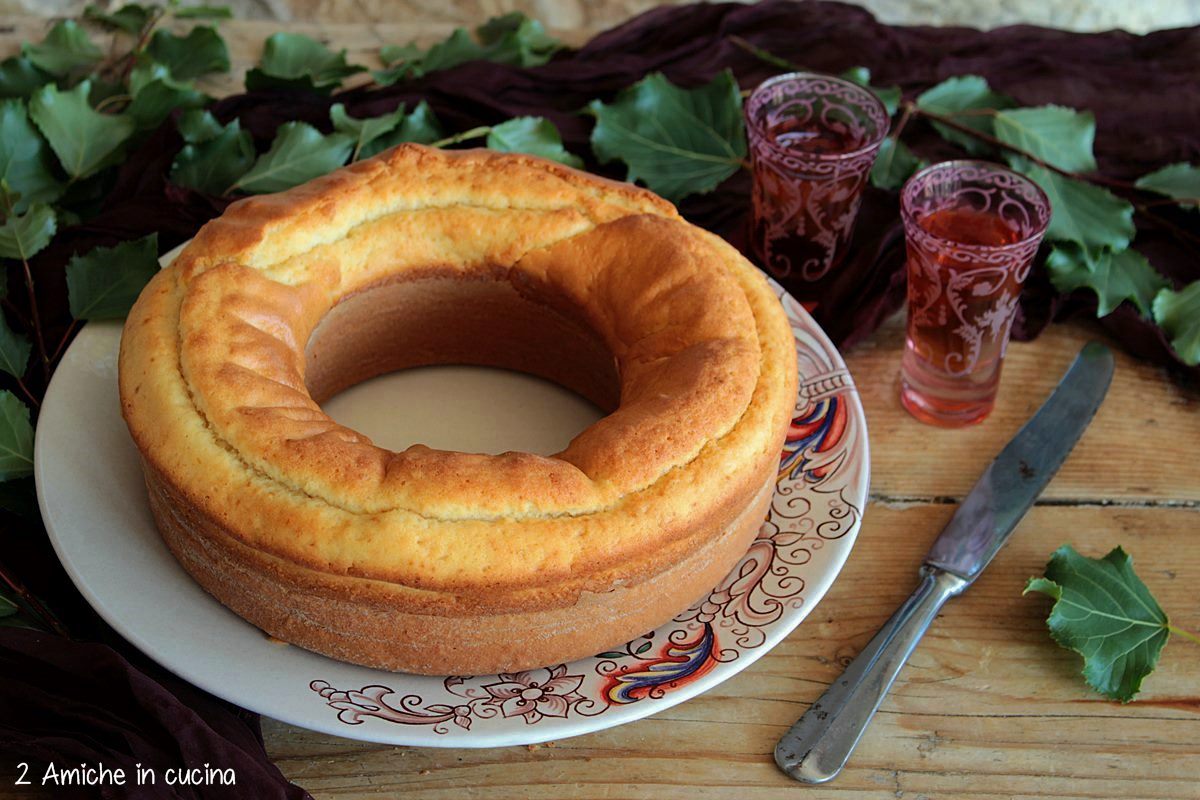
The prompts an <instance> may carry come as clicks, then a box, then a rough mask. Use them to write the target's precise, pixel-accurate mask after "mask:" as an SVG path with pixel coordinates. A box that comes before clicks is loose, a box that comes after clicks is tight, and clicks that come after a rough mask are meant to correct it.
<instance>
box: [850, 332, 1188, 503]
mask: <svg viewBox="0 0 1200 800" xmlns="http://www.w3.org/2000/svg"><path fill="white" fill-rule="evenodd" d="M1090 339H1099V340H1102V341H1108V340H1106V339H1105V337H1104V335H1103V333H1102V332H1101V331H1100V330H1099V328H1097V327H1096V326H1089V325H1086V324H1084V323H1069V324H1060V325H1052V326H1051V327H1050V328H1048V329H1047V330H1046V332H1045V333H1044V334H1042V336H1041V337H1040V338H1038V339H1037V340H1036V341H1034V342H1031V343H1021V342H1015V343H1013V344H1012V345H1011V346H1010V347H1009V351H1008V356H1007V358H1006V359H1005V365H1004V372H1003V373H1002V377H1001V382H1000V393H999V397H998V398H997V402H996V409H995V411H993V412H992V415H991V416H990V417H989V418H988V419H986V420H984V422H982V423H981V424H979V425H976V426H974V427H971V428H965V429H957V430H946V429H941V428H935V427H932V426H929V425H924V424H922V423H919V422H917V421H916V420H915V419H913V418H912V417H911V416H909V414H908V413H907V412H906V411H905V410H904V409H903V407H902V406H901V405H900V400H899V396H898V393H899V386H900V383H899V369H900V356H901V353H902V352H903V349H904V315H903V313H900V314H898V315H896V316H895V317H893V318H892V319H890V320H889V321H888V322H887V323H886V324H885V325H884V326H883V327H882V328H881V329H880V330H879V331H878V332H876V333H875V334H874V335H873V336H872V337H871V338H870V339H869V340H868V341H867V342H865V343H863V344H861V345H859V346H858V347H856V348H855V349H854V350H852V351H851V352H849V353H848V354H846V361H847V363H848V365H849V367H850V371H851V373H852V374H853V375H854V380H855V383H856V384H857V386H858V389H859V393H860V395H861V396H862V399H863V404H864V406H865V408H866V414H867V428H868V431H869V434H870V441H871V491H872V493H873V495H874V496H875V497H877V498H879V499H881V500H884V501H889V502H903V501H904V500H907V499H918V500H919V499H925V498H937V497H949V498H961V497H962V496H963V495H964V494H966V493H967V492H968V491H970V489H971V486H973V485H974V483H975V480H976V479H977V478H978V477H979V474H980V473H981V472H982V471H983V468H984V467H985V466H986V465H987V464H988V462H990V461H991V459H992V458H993V457H994V456H995V455H996V453H998V452H999V451H1000V449H1001V448H1002V447H1003V446H1004V444H1005V442H1007V441H1008V440H1009V439H1010V438H1012V436H1013V434H1015V433H1016V432H1017V430H1018V429H1020V427H1021V425H1023V424H1024V423H1025V420H1026V419H1028V418H1029V417H1030V416H1031V415H1032V414H1033V413H1034V412H1035V411H1036V410H1037V408H1038V406H1039V405H1041V403H1042V401H1043V400H1045V398H1046V397H1047V396H1048V395H1049V394H1050V391H1051V390H1052V389H1053V388H1054V385H1055V384H1056V383H1057V382H1058V379H1059V378H1060V377H1061V376H1062V374H1063V372H1065V371H1066V368H1067V367H1068V366H1069V365H1070V363H1071V360H1072V359H1073V358H1074V357H1075V354H1076V353H1077V352H1078V351H1079V348H1081V347H1082V346H1083V345H1084V344H1085V343H1086V342H1087V341H1089V340H1090ZM1108 343H1109V344H1110V345H1111V344H1113V343H1112V342H1111V341H1108ZM1113 347H1114V350H1116V351H1117V371H1116V376H1115V377H1114V379H1113V383H1112V387H1111V389H1110V390H1109V393H1108V397H1107V399H1106V400H1105V401H1104V405H1103V407H1101V409H1100V412H1099V413H1098V414H1097V415H1096V418H1095V420H1094V421H1093V422H1092V424H1091V426H1090V427H1089V428H1088V430H1087V432H1086V433H1085V434H1084V436H1083V439H1082V440H1081V441H1080V442H1079V444H1078V445H1077V446H1076V448H1075V450H1074V452H1073V453H1072V454H1071V456H1070V458H1069V459H1068V460H1067V462H1066V463H1065V464H1064V465H1063V468H1062V470H1061V471H1060V472H1059V474H1058V476H1057V477H1056V478H1055V479H1054V480H1053V481H1052V482H1051V483H1050V485H1049V487H1047V489H1046V492H1045V494H1044V495H1043V500H1042V502H1066V501H1070V502H1082V503H1101V504H1103V503H1112V502H1116V503H1161V504H1177V505H1180V504H1182V505H1187V504H1191V505H1194V504H1196V503H1197V502H1198V501H1200V465H1198V463H1197V460H1196V456H1195V453H1194V447H1192V446H1184V443H1198V442H1200V413H1198V412H1200V396H1198V395H1196V394H1195V393H1194V392H1193V393H1190V394H1189V393H1187V392H1186V391H1184V390H1183V389H1180V388H1179V387H1178V386H1176V385H1175V384H1173V383H1171V382H1170V381H1169V380H1168V378H1167V376H1166V371H1165V370H1163V369H1160V368H1158V367H1155V366H1152V365H1149V364H1146V363H1143V362H1140V361H1137V360H1135V359H1134V358H1132V357H1131V356H1128V355H1126V354H1125V353H1124V352H1122V351H1120V349H1119V348H1117V347H1116V346H1115V345H1113Z"/></svg>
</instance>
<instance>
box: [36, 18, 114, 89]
mask: <svg viewBox="0 0 1200 800" xmlns="http://www.w3.org/2000/svg"><path fill="white" fill-rule="evenodd" d="M21 55H23V56H25V57H26V58H27V59H29V62H30V63H31V64H33V65H34V66H35V67H37V68H39V69H41V70H44V71H46V72H49V73H50V74H51V75H56V76H59V77H62V76H64V75H67V74H68V73H70V72H73V71H75V70H80V69H84V68H87V67H92V66H94V65H96V64H98V63H99V62H100V59H102V58H104V53H103V52H102V51H101V50H100V48H99V47H96V45H94V44H92V40H91V39H89V38H88V35H87V31H85V30H84V29H83V28H81V27H80V26H79V25H78V24H77V23H76V22H75V21H74V20H69V19H67V20H62V21H61V22H58V23H55V25H54V27H53V28H51V29H50V32H49V33H47V34H46V38H45V39H43V40H42V41H41V42H40V43H38V44H29V43H26V44H24V45H22V46H21Z"/></svg>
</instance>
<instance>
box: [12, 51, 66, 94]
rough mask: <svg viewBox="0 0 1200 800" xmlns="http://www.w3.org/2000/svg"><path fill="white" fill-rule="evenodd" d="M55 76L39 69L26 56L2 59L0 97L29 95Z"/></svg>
mask: <svg viewBox="0 0 1200 800" xmlns="http://www.w3.org/2000/svg"><path fill="white" fill-rule="evenodd" d="M52 80H54V76H53V75H51V74H50V73H49V72H46V71H45V70H41V69H38V68H37V67H35V66H34V65H33V62H32V61H30V60H29V59H28V58H26V57H25V56H10V57H8V58H6V59H4V60H3V61H0V97H28V96H29V95H31V94H33V93H34V92H35V91H37V90H38V89H39V88H41V87H42V86H45V85H46V84H47V83H50V82H51V81H52Z"/></svg>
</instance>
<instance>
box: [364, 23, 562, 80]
mask: <svg viewBox="0 0 1200 800" xmlns="http://www.w3.org/2000/svg"><path fill="white" fill-rule="evenodd" d="M475 36H476V38H477V39H478V41H476V39H473V38H471V34H469V33H467V31H466V29H465V28H457V29H456V30H455V31H454V32H453V33H452V34H450V36H449V38H447V39H446V40H445V41H443V42H439V43H438V44H435V45H433V46H432V47H430V48H429V49H428V50H422V49H421V48H420V47H418V46H417V44H416V43H415V42H410V43H409V44H406V45H402V46H401V45H386V46H384V47H382V48H380V50H379V57H380V58H381V59H382V60H383V63H384V64H385V65H387V69H383V70H379V71H377V72H375V73H374V78H375V82H376V83H378V84H380V85H381V86H390V85H391V84H393V83H396V82H397V81H400V80H403V79H405V78H419V77H421V76H422V75H427V74H428V73H430V72H436V71H438V70H443V69H450V68H451V67H457V66H458V65H459V64H465V63H467V62H468V61H494V62H496V63H500V64H511V65H513V66H518V67H536V66H540V65H542V64H545V63H546V62H547V61H549V60H550V58H551V57H552V56H553V55H554V54H555V53H556V52H558V51H559V50H560V49H562V47H563V45H562V42H559V41H558V40H557V39H555V38H554V37H552V36H550V35H549V34H547V33H546V29H545V28H543V27H542V23H540V22H538V21H537V20H535V19H530V18H529V17H526V16H525V15H524V14H522V13H521V12H519V11H514V12H512V13H510V14H505V15H503V16H500V17H494V18H492V19H490V20H488V21H487V22H485V23H484V24H483V25H480V26H479V27H478V28H476V29H475Z"/></svg>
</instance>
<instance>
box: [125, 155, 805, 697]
mask: <svg viewBox="0 0 1200 800" xmlns="http://www.w3.org/2000/svg"><path fill="white" fill-rule="evenodd" d="M430 364H478V365H488V366H497V367H503V368H509V369H514V370H521V371H524V372H527V373H532V374H534V375H538V376H541V377H544V378H547V379H549V380H552V381H555V382H557V383H559V384H561V385H563V386H565V387H567V388H570V389H572V390H574V391H576V392H578V393H579V394H581V395H583V396H584V397H587V398H588V399H590V400H591V401H593V402H594V403H595V404H596V405H598V406H599V407H600V408H601V409H602V410H603V411H604V412H605V413H607V416H605V417H604V418H602V419H601V420H599V421H598V422H596V423H595V424H593V425H592V426H591V427H589V428H587V429H586V430H584V431H583V432H582V433H580V434H579V435H578V436H577V437H576V438H575V439H574V440H572V442H571V443H570V445H569V446H568V447H567V448H566V449H565V450H563V451H562V452H560V453H557V454H555V455H553V456H539V455H532V454H529V453H504V454H502V455H480V454H471V453H460V452H447V451H439V450H433V449H430V448H427V447H424V446H420V445H416V446H413V447H410V448H408V449H407V450H405V451H403V452H393V451H389V450H386V449H383V448H380V447H377V446H375V445H374V444H372V442H371V441H370V440H369V439H368V438H367V437H366V436H363V435H362V434H360V433H357V432H355V431H353V430H350V429H348V428H345V427H343V426H341V425H339V424H337V423H336V422H334V421H333V420H331V419H330V418H329V417H328V416H326V415H325V414H324V413H323V412H322V411H321V407H320V403H321V402H322V401H324V400H326V399H327V398H329V397H331V396H333V395H335V394H336V393H338V392H340V391H341V390H343V389H345V388H346V387H348V386H350V385H352V384H355V383H357V382H359V381H362V380H365V379H367V378H370V377H372V376H375V375H378V374H381V373H384V372H389V371H392V370H398V369H404V368H407V367H415V366H422V365H430ZM120 390H121V407H122V412H123V414H124V416H125V420H126V422H127V423H128V425H129V430H130V432H131V433H132V435H133V439H134V441H135V442H136V444H137V447H138V450H139V451H140V453H141V457H142V463H143V467H144V470H145V477H146V485H147V488H148V490H149V496H150V507H151V509H152V511H153V514H154V518H155V520H156V522H157V524H158V528H159V530H160V531H161V533H162V535H163V538H164V539H165V541H166V543H167V545H168V546H169V547H170V549H171V551H172V552H173V553H174V555H175V557H176V558H177V559H178V560H179V562H180V563H181V564H182V565H183V567H184V568H185V569H186V570H187V571H188V572H189V573H190V574H191V575H192V576H193V577H194V578H195V579H196V580H197V581H198V582H199V583H200V584H201V585H202V586H203V587H204V588H205V589H206V590H208V591H209V592H210V593H211V594H213V595H214V596H215V597H217V599H219V600H220V601H221V602H222V603H224V604H225V605H226V606H228V607H229V608H230V609H232V610H233V611H234V612H236V613H237V614H239V615H241V616H242V617H244V618H245V619H246V620H248V621H250V622H251V623H253V624H254V625H256V626H258V627H260V628H262V629H263V630H264V631H266V632H267V633H269V634H270V635H272V636H274V637H276V638H279V639H282V640H284V641H287V642H291V643H293V644H296V645H299V646H301V647H305V648H308V649H311V650H315V651H317V652H319V653H324V654H326V655H329V656H332V657H334V658H338V659H342V660H345V661H352V662H356V663H359V664H364V665H368V666H372V667H379V668H384V669H392V670H403V671H408V672H418V673H427V674H480V673H489V672H498V671H508V670H514V669H524V668H531V667H535V666H540V665H543V664H552V663H559V662H562V661H566V660H571V659H575V658H580V657H584V656H587V655H591V654H592V653H595V652H598V651H600V650H602V649H604V648H607V647H612V646H614V645H617V644H619V643H620V642H623V641H625V640H628V639H630V638H633V637H634V636H637V635H640V634H642V633H644V632H645V631H647V630H650V629H652V628H654V627H656V626H658V625H660V624H662V623H664V622H666V621H667V620H669V619H670V618H671V617H672V616H673V615H674V614H676V613H678V612H679V611H680V610H682V609H683V608H685V607H686V606H687V605H688V604H689V603H691V602H693V601H694V600H696V599H697V598H698V597H701V596H703V595H704V594H705V593H706V592H707V591H709V590H710V589H711V588H712V587H713V586H714V585H715V584H716V583H717V582H718V581H720V579H721V578H722V577H724V575H725V574H726V573H727V572H728V571H729V570H730V569H731V568H732V567H733V565H734V564H735V563H736V562H737V560H738V558H739V557H740V556H741V555H742V554H743V553H744V552H745V550H746V548H747V546H748V545H749V543H750V541H751V540H752V539H753V538H754V536H755V534H756V532H757V530H758V528H759V526H760V524H761V522H762V519H763V516H764V514H765V510H766V508H767V506H768V504H769V501H770V498H771V495H772V492H773V489H774V480H775V474H776V470H777V469H778V464H779V453H780V448H781V445H782V441H783V438H784V434H785V431H786V428H787V425H788V422H789V418H790V415H791V411H792V408H793V405H794V402H795V391H796V358H795V350H794V344H793V339H792V334H791V329H790V327H789V325H788V322H787V319H786V318H785V316H784V313H783V310H782V309H781V307H780V304H779V301H778V299H777V298H776V296H775V295H774V293H773V292H772V291H771V289H770V287H769V286H768V285H767V282H766V280H765V279H764V278H763V277H762V275H761V274H760V273H759V272H758V271H757V270H756V269H755V268H754V267H753V266H752V265H750V264H749V263H748V262H747V261H746V260H745V259H744V258H743V257H742V256H741V255H740V254H739V253H738V252H737V251H736V250H734V249H733V248H732V247H730V246H729V245H727V244H725V243H724V242H723V241H721V240H720V239H719V238H717V237H716V236H713V235H711V234H709V233H706V232H704V231H702V230H700V229H698V228H695V227H693V226H691V225H689V224H687V223H686V222H684V221H683V220H682V219H681V218H680V217H679V215H678V214H677V212H676V211H675V209H674V207H672V206H671V205H670V204H669V203H667V202H665V201H663V200H661V199H659V198H658V197H656V196H654V195H652V194H650V193H649V192H646V191H642V190H640V189H637V188H635V187H633V186H630V185H628V184H622V183H616V182H612V181H607V180H602V179H598V178H595V177H592V176H588V175H585V174H583V173H580V172H576V171H574V170H571V169H568V168H566V167H563V166H560V165H558V164H554V163H551V162H548V161H543V160H541V159H537V158H532V157H527V156H520V155H505V154H497V153H492V152H488V151H457V152H444V151H438V150H431V149H427V148H424V147H420V146H416V145H401V146H400V147H398V148H395V149H393V150H390V151H388V152H386V153H383V154H382V155H380V156H378V157H376V158H373V159H370V160H368V161H362V162H359V163H356V164H354V165H352V166H350V167H346V168H344V169H341V170H339V171H337V172H334V173H332V174H330V175H327V176H325V177H323V178H319V179H317V180H314V181H311V182H310V183H307V184H305V185H303V186H299V187H297V188H295V189H292V190H289V191H285V192H280V193H278V194H273V195H267V196H260V197H252V198H249V199H246V200H242V201H240V202H237V203H234V204H233V205H232V206H230V207H229V209H228V210H227V211H226V212H225V214H224V215H223V216H221V217H220V218H219V219H216V220H214V221H212V222H210V223H208V224H207V225H205V226H204V228H203V229H201V231H200V232H199V233H198V234H197V236H196V238H195V239H194V240H193V241H192V242H191V243H190V244H189V245H188V246H187V247H186V249H184V251H183V252H182V253H181V254H180V256H179V257H178V258H177V259H176V260H175V262H174V263H173V264H172V265H171V266H169V267H168V268H166V269H164V270H162V271H161V272H160V273H159V274H158V275H157V276H156V277H155V278H154V279H153V280H152V281H151V282H150V284H149V285H148V286H147V287H146V289H145V290H144V291H143V292H142V295H141V297H140V298H139V299H138V301H137V304H136V305H135V306H134V308H133V310H132V311H131V313H130V314H129V317H128V319H127V321H126V324H125V330H124V335H123V338H122V341H121V357H120Z"/></svg>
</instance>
